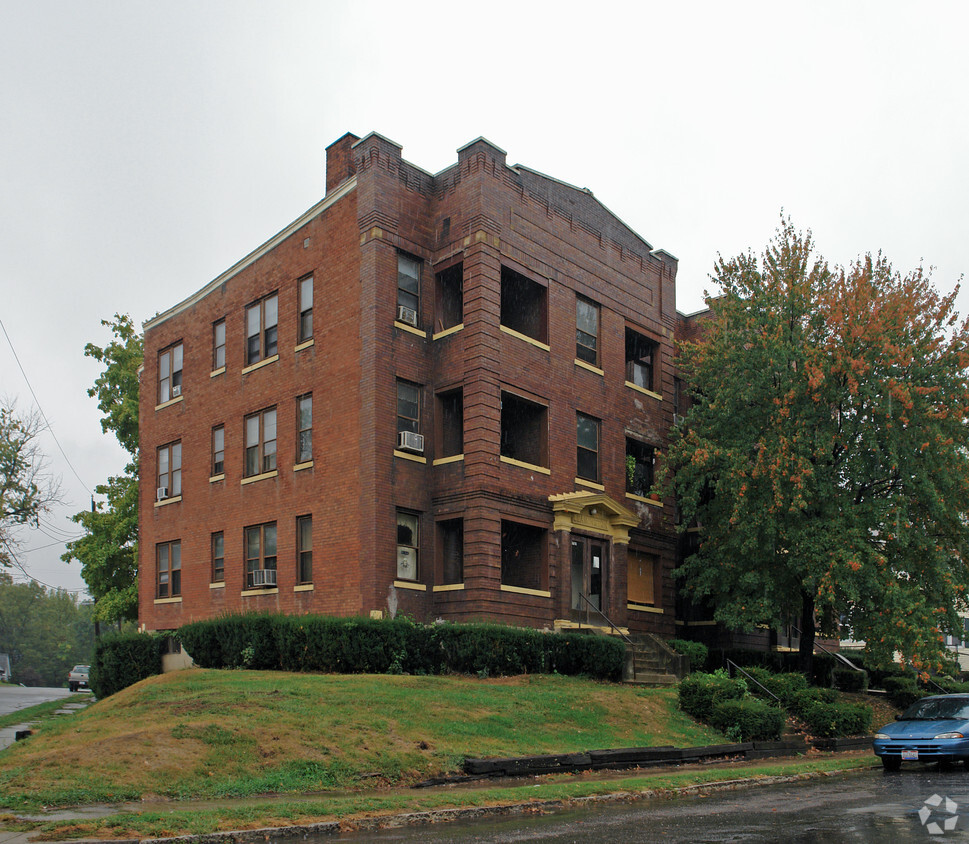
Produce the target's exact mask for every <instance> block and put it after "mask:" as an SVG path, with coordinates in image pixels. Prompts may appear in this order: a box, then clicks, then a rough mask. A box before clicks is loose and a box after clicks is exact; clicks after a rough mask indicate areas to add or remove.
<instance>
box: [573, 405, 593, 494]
mask: <svg viewBox="0 0 969 844" xmlns="http://www.w3.org/2000/svg"><path fill="white" fill-rule="evenodd" d="M575 443H576V457H575V464H576V474H577V475H578V476H579V477H580V478H585V479H586V480H587V481H598V480H599V420H598V419H593V418H592V417H591V416H586V415H585V414H584V413H579V414H576V424H575Z"/></svg>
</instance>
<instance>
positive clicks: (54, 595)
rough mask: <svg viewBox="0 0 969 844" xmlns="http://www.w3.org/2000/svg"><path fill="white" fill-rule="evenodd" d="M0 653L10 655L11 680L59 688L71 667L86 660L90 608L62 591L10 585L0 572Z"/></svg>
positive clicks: (90, 637) (89, 642) (90, 645)
mask: <svg viewBox="0 0 969 844" xmlns="http://www.w3.org/2000/svg"><path fill="white" fill-rule="evenodd" d="M0 652H3V653H6V654H8V655H9V656H10V665H11V674H12V676H13V679H14V680H15V681H16V682H21V683H25V684H27V685H44V686H63V685H64V683H65V681H66V680H67V672H68V671H69V670H70V669H71V666H73V665H76V664H77V663H90V661H91V657H92V655H93V652H94V625H93V621H92V615H91V608H90V607H89V606H85V605H79V604H78V603H77V600H76V599H75V597H74V596H73V595H71V594H70V593H68V592H64V591H61V590H58V589H45V588H44V587H43V586H41V585H40V584H39V583H37V582H36V581H30V582H29V583H14V582H13V578H12V577H11V576H10V575H9V574H7V573H5V572H0Z"/></svg>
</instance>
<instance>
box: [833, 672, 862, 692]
mask: <svg viewBox="0 0 969 844" xmlns="http://www.w3.org/2000/svg"><path fill="white" fill-rule="evenodd" d="M834 686H835V688H836V689H841V691H843V692H867V691H868V672H867V671H852V670H851V669H850V668H836V669H835V670H834Z"/></svg>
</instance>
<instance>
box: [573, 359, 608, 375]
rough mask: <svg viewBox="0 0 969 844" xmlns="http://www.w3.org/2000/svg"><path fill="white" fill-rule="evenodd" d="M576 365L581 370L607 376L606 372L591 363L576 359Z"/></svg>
mask: <svg viewBox="0 0 969 844" xmlns="http://www.w3.org/2000/svg"><path fill="white" fill-rule="evenodd" d="M575 365H576V366H578V367H579V368H581V369H587V370H588V371H589V372H594V373H595V374H596V375H603V376H604V375H605V374H606V373H605V370H602V369H599V367H598V366H593V365H592V364H591V363H586V362H585V361H584V360H579V359H578V358H576V359H575Z"/></svg>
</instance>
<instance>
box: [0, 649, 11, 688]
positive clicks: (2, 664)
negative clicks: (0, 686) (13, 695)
mask: <svg viewBox="0 0 969 844" xmlns="http://www.w3.org/2000/svg"><path fill="white" fill-rule="evenodd" d="M11 682H13V675H12V674H11V673H10V657H9V656H8V655H7V654H0V683H11Z"/></svg>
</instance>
